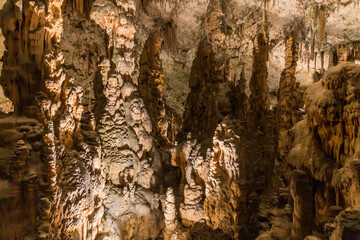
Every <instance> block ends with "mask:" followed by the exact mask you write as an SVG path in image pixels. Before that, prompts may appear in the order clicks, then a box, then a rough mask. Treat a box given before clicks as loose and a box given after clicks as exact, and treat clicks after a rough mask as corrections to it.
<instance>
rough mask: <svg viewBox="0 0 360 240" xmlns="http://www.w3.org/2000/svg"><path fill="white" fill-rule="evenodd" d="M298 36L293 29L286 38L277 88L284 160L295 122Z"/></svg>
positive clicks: (280, 144)
mask: <svg viewBox="0 0 360 240" xmlns="http://www.w3.org/2000/svg"><path fill="white" fill-rule="evenodd" d="M297 38H298V36H297V33H296V30H295V29H293V30H292V31H291V33H290V34H289V36H287V38H286V40H285V42H286V50H285V69H284V70H283V72H282V73H281V79H280V86H279V112H280V113H279V143H278V144H279V154H280V158H281V159H284V158H285V157H286V156H287V154H288V152H289V144H290V141H289V129H290V128H291V127H292V126H293V125H294V124H295V123H296V122H297V117H296V112H297V111H298V106H297V105H298V104H297V92H296V78H295V74H296V66H297V61H298V51H299V44H298V39H297Z"/></svg>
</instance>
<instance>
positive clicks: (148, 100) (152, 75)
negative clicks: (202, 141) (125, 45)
mask: <svg viewBox="0 0 360 240" xmlns="http://www.w3.org/2000/svg"><path fill="white" fill-rule="evenodd" d="M162 42H163V39H162V37H161V30H160V29H158V28H157V29H154V30H153V32H152V33H151V34H150V36H149V38H148V40H147V41H146V43H145V46H144V50H143V52H142V55H141V57H140V75H139V90H140V92H141V96H142V97H143V99H144V103H145V105H146V108H147V110H148V112H149V116H150V119H151V122H152V125H153V134H154V136H155V137H156V138H157V139H158V141H160V142H161V143H166V142H168V141H169V140H168V139H167V131H168V129H167V128H168V125H169V123H168V120H167V119H165V103H164V97H163V84H164V76H163V70H162V66H161V59H160V52H161V47H162Z"/></svg>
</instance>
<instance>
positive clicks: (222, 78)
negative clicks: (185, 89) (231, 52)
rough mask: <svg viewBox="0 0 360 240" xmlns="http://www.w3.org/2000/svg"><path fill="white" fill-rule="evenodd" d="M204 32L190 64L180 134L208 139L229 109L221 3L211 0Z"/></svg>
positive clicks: (227, 64) (226, 59)
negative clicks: (182, 132) (204, 34)
mask: <svg viewBox="0 0 360 240" xmlns="http://www.w3.org/2000/svg"><path fill="white" fill-rule="evenodd" d="M205 32H206V38H205V39H203V40H201V42H200V44H199V47H198V49H197V52H196V57H195V59H194V62H193V65H192V69H191V74H190V80H189V81H190V82H189V87H190V93H189V95H188V97H187V100H186V104H185V112H184V116H183V131H185V132H187V131H189V132H191V134H192V135H193V136H194V137H199V138H202V137H209V136H210V135H211V134H212V132H213V131H214V130H215V128H216V125H217V123H218V122H219V121H221V120H222V118H223V117H224V116H225V115H226V114H227V113H229V111H230V110H231V105H230V101H229V99H228V94H229V92H230V89H229V88H230V84H229V61H228V57H227V53H226V45H225V34H224V13H223V10H222V3H221V1H218V0H211V1H210V3H209V6H208V9H207V13H206V19H205ZM209 134H210V135H209Z"/></svg>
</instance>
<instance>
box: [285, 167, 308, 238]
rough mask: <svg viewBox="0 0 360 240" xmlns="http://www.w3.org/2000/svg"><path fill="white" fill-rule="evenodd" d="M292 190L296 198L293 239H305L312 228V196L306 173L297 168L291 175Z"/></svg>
mask: <svg viewBox="0 0 360 240" xmlns="http://www.w3.org/2000/svg"><path fill="white" fill-rule="evenodd" d="M290 192H291V195H292V197H293V199H294V213H293V228H292V232H291V237H292V239H304V238H305V237H306V236H307V235H309V234H311V229H312V219H313V213H312V209H313V206H312V196H311V192H312V191H311V187H310V183H309V181H308V179H307V176H306V173H305V172H302V171H299V170H295V171H293V173H292V176H291V184H290Z"/></svg>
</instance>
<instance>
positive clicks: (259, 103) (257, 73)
mask: <svg viewBox="0 0 360 240" xmlns="http://www.w3.org/2000/svg"><path fill="white" fill-rule="evenodd" d="M268 44H269V43H268V37H267V34H266V32H262V33H259V34H258V35H257V36H256V37H255V39H254V48H253V68H252V75H251V80H250V83H249V87H250V90H251V95H250V99H249V102H250V109H251V110H253V111H255V112H256V113H257V114H262V113H263V112H264V111H265V110H266V109H267V107H268V100H267V97H268V96H267V95H268V91H269V90H268V85H267V79H268V71H267V64H266V63H267V61H268V54H269V50H268Z"/></svg>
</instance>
